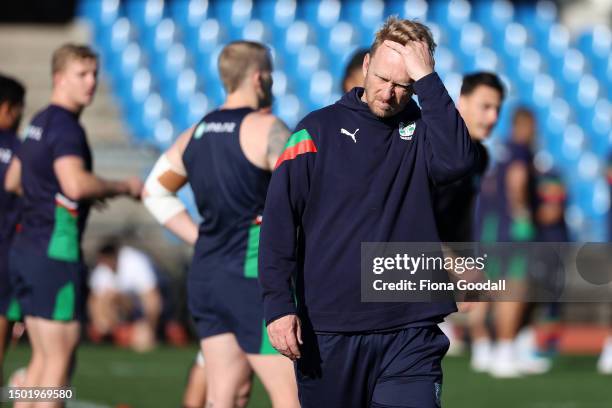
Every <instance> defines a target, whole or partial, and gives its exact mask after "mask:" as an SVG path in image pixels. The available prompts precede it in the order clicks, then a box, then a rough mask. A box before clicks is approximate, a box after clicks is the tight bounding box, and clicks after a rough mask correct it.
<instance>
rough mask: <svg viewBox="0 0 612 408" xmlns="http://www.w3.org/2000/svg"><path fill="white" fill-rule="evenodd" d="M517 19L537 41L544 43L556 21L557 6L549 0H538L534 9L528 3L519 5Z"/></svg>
mask: <svg viewBox="0 0 612 408" xmlns="http://www.w3.org/2000/svg"><path fill="white" fill-rule="evenodd" d="M517 7H518V10H517V19H518V21H520V22H521V23H522V24H524V25H525V26H527V27H530V28H531V29H532V30H533V32H534V34H535V37H536V39H537V41H545V40H546V36H547V34H548V33H549V32H550V30H551V28H552V26H553V25H554V23H555V22H556V21H557V20H558V16H557V6H556V5H555V3H553V2H552V1H550V0H540V1H538V2H537V3H536V5H535V8H534V7H533V5H532V4H529V3H519V4H518V6H517Z"/></svg>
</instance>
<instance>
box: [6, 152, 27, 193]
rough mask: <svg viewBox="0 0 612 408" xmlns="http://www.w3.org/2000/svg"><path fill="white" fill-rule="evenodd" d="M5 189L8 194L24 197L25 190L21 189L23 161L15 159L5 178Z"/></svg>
mask: <svg viewBox="0 0 612 408" xmlns="http://www.w3.org/2000/svg"><path fill="white" fill-rule="evenodd" d="M4 189H5V190H6V191H8V192H11V193H14V194H17V195H22V194H23V190H22V188H21V160H19V159H18V158H17V157H13V159H12V160H11V164H10V165H9V168H8V169H7V171H6V176H5V178H4Z"/></svg>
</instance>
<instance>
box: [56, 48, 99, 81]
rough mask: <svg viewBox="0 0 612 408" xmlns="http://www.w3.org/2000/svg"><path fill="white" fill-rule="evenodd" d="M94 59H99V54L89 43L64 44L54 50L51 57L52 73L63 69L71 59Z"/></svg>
mask: <svg viewBox="0 0 612 408" xmlns="http://www.w3.org/2000/svg"><path fill="white" fill-rule="evenodd" d="M84 59H93V60H95V61H98V54H97V53H96V52H95V51H94V50H92V49H91V48H90V47H89V46H87V45H80V44H72V43H68V44H64V45H62V46H61V47H59V48H58V49H57V50H55V52H53V57H52V58H51V74H52V75H55V74H56V73H58V72H60V71H63V70H64V69H65V68H66V65H67V64H68V62H69V61H74V60H84Z"/></svg>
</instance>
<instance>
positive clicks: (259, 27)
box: [241, 20, 270, 43]
mask: <svg viewBox="0 0 612 408" xmlns="http://www.w3.org/2000/svg"><path fill="white" fill-rule="evenodd" d="M241 38H242V39H245V40H249V41H257V42H260V43H268V42H270V31H269V30H268V29H267V27H266V26H265V25H264V23H263V22H262V21H261V20H251V21H249V22H248V23H247V24H246V25H245V26H244V28H243V29H242V35H241Z"/></svg>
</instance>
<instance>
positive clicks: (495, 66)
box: [474, 47, 503, 74]
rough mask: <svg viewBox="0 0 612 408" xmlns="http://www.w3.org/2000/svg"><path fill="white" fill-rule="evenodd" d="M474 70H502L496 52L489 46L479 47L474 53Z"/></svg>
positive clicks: (498, 72)
mask: <svg viewBox="0 0 612 408" xmlns="http://www.w3.org/2000/svg"><path fill="white" fill-rule="evenodd" d="M474 71H490V72H495V73H497V74H501V73H502V72H503V70H502V66H501V62H500V60H499V58H498V56H497V54H496V53H495V51H493V50H492V49H491V48H489V47H482V48H479V49H478V51H476V53H475V54H474Z"/></svg>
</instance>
